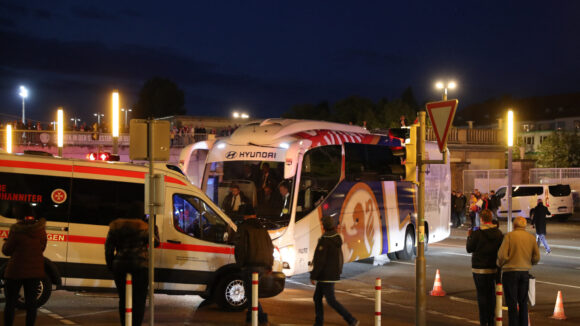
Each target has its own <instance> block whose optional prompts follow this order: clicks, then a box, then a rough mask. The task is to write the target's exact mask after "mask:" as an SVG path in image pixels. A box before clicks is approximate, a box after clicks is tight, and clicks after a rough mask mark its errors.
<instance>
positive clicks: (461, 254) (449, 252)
mask: <svg viewBox="0 0 580 326" xmlns="http://www.w3.org/2000/svg"><path fill="white" fill-rule="evenodd" d="M442 254H447V255H455V256H465V257H471V254H464V253H460V252H451V251H444V252H442Z"/></svg>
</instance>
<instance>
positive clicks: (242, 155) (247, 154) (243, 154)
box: [226, 151, 277, 160]
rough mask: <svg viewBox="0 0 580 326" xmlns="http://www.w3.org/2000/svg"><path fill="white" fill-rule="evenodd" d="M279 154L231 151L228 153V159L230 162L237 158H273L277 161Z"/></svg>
mask: <svg viewBox="0 0 580 326" xmlns="http://www.w3.org/2000/svg"><path fill="white" fill-rule="evenodd" d="M276 155H277V153H276V152H239V153H238V152H236V151H229V152H227V153H226V158H227V159H228V160H233V159H236V158H238V157H239V158H271V159H275V158H276Z"/></svg>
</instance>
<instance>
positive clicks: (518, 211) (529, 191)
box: [496, 184, 574, 220]
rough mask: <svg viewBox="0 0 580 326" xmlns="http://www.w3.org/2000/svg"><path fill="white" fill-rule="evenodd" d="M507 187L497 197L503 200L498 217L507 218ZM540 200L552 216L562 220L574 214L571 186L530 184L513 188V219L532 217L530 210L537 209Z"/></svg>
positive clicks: (500, 190) (498, 191)
mask: <svg viewBox="0 0 580 326" xmlns="http://www.w3.org/2000/svg"><path fill="white" fill-rule="evenodd" d="M506 190H507V187H506V186H504V187H500V188H498V189H497V191H496V195H497V196H498V197H499V198H501V205H500V207H499V208H498V210H497V215H498V217H503V218H507V213H508V209H507V197H506ZM538 199H542V201H543V202H544V205H545V206H546V207H547V208H548V210H549V211H550V213H551V214H552V215H551V216H547V217H548V218H550V217H558V218H560V219H562V220H565V219H567V218H568V217H570V215H572V213H573V212H574V203H573V200H572V191H571V189H570V185H563V184H555V185H546V184H528V185H513V186H512V217H516V216H522V217H525V218H529V217H530V210H531V209H532V208H534V207H536V204H537V201H538Z"/></svg>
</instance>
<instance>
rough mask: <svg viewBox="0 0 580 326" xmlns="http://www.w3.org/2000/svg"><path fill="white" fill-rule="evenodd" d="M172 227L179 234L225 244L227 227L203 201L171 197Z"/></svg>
mask: <svg viewBox="0 0 580 326" xmlns="http://www.w3.org/2000/svg"><path fill="white" fill-rule="evenodd" d="M173 226H174V227H175V229H176V230H177V231H179V232H181V233H185V234H187V235H189V236H191V237H194V238H197V239H200V240H204V241H210V242H214V243H226V242H227V240H228V236H229V233H228V231H229V227H228V225H227V223H226V222H225V221H224V220H222V219H221V218H220V216H219V215H218V214H217V213H216V212H215V211H214V210H213V209H212V208H211V207H209V206H208V205H207V204H206V203H205V202H204V201H203V200H201V199H199V198H197V197H194V196H190V195H182V194H175V195H173Z"/></svg>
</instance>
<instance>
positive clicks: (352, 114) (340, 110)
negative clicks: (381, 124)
mask: <svg viewBox="0 0 580 326" xmlns="http://www.w3.org/2000/svg"><path fill="white" fill-rule="evenodd" d="M374 109H375V104H374V103H373V101H371V100H369V99H367V98H364V97H360V96H356V95H355V96H350V97H347V98H345V99H344V100H340V101H338V102H336V103H335V104H334V120H336V121H338V122H342V123H352V124H354V125H359V126H362V125H363V124H364V123H365V122H366V124H367V128H377V127H378V125H377V121H376V119H375V115H374Z"/></svg>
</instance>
